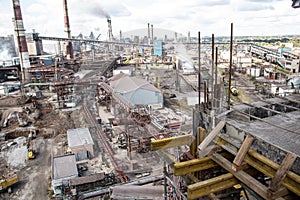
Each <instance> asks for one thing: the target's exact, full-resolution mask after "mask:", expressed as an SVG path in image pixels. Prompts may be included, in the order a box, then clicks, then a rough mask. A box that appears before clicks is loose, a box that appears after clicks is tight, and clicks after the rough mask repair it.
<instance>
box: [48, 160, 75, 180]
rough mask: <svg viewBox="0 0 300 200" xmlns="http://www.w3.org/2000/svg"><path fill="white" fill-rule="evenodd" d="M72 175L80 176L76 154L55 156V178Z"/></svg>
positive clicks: (53, 173)
mask: <svg viewBox="0 0 300 200" xmlns="http://www.w3.org/2000/svg"><path fill="white" fill-rule="evenodd" d="M72 176H78V170H77V166H76V159H75V155H73V154H72V155H66V156H59V157H54V158H53V163H52V178H53V180H57V179H61V178H68V177H72Z"/></svg>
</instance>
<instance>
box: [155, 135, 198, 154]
mask: <svg viewBox="0 0 300 200" xmlns="http://www.w3.org/2000/svg"><path fill="white" fill-rule="evenodd" d="M193 140H194V137H193V135H192V134H188V135H181V136H176V137H171V138H165V139H161V140H151V151H157V150H161V149H168V148H172V147H178V146H182V145H190V144H191V143H192V141H193Z"/></svg>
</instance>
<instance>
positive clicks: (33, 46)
mask: <svg viewBox="0 0 300 200" xmlns="http://www.w3.org/2000/svg"><path fill="white" fill-rule="evenodd" d="M26 41H27V46H28V53H29V55H30V56H40V55H43V43H42V40H41V39H39V38H38V34H37V33H29V34H26Z"/></svg>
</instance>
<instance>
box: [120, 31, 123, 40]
mask: <svg viewBox="0 0 300 200" xmlns="http://www.w3.org/2000/svg"><path fill="white" fill-rule="evenodd" d="M122 39H123V35H122V30H120V41H122Z"/></svg>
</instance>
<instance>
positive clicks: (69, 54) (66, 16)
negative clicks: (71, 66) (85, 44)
mask: <svg viewBox="0 0 300 200" xmlns="http://www.w3.org/2000/svg"><path fill="white" fill-rule="evenodd" d="M63 8H64V23H65V32H66V33H67V37H68V38H69V39H71V29H70V21H69V14H68V4H67V0H63ZM66 54H67V58H73V57H74V55H73V54H74V52H73V45H72V42H71V41H68V42H67V44H66Z"/></svg>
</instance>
